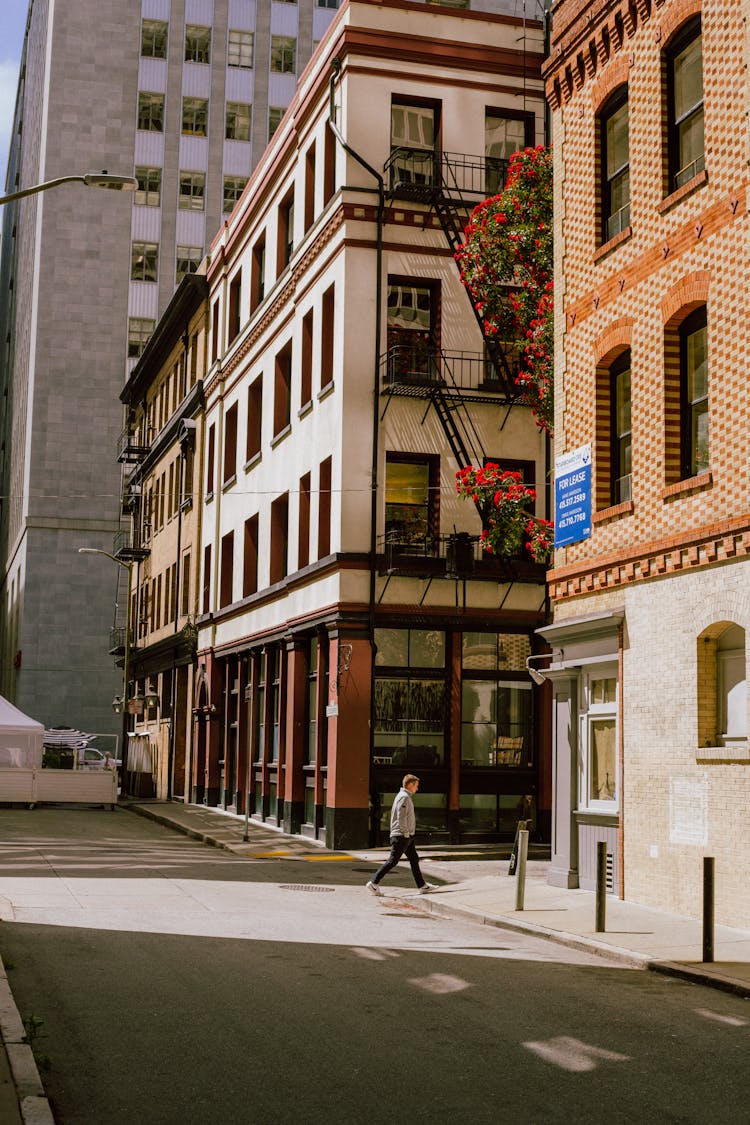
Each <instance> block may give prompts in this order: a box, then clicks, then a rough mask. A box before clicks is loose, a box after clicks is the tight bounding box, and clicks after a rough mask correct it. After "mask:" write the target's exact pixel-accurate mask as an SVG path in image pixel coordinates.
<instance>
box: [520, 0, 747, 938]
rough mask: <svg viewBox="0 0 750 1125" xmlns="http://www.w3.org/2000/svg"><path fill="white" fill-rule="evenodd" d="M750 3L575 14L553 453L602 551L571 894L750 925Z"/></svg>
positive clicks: (550, 636) (562, 778)
mask: <svg viewBox="0 0 750 1125" xmlns="http://www.w3.org/2000/svg"><path fill="white" fill-rule="evenodd" d="M749 28H750V3H748V2H747V0H629V2H628V0H592V2H588V3H587V2H582V0H557V3H554V4H553V6H552V29H551V51H550V56H549V59H548V61H547V64H546V72H545V77H546V91H547V97H548V101H549V104H550V106H551V110H552V129H553V146H554V150H555V160H556V189H555V191H556V196H555V208H556V231H555V233H556V294H557V307H556V357H555V359H556V363H555V373H556V386H555V389H556V419H555V421H556V428H555V455H556V456H557V457H560V456H561V455H562V454H564V453H569V452H571V451H575V450H579V449H583V450H586V449H588V448H590V453H591V466H592V467H591V534H590V536H589V537H587V538H585V539H581V540H580V541H578V542H575V543H572V544H571V545H568V546H566V547H564V548H562V549H559V550H557V551H556V554H555V563H554V568H553V569H552V571H551V572H550V575H549V590H550V596H551V599H552V605H553V624H552V625H551V626H549V627H547V628H545V629H543V630H541V632H542V634H543V635H544V636H545V638H546V640H547V641H548V643H549V644H550V646H551V649H552V656H551V660H550V673H549V678H550V679H552V680H553V684H554V714H553V728H554V731H555V747H554V755H555V762H554V775H555V778H556V808H555V811H554V814H553V858H552V870H551V881H553V882H555V883H558V884H560V885H567V886H577V885H581V886H590V885H592V881H593V878H594V855H595V850H596V849H595V845H596V842H597V841H598V840H601V839H604V840H606V841H607V843H608V853H609V875H610V880H611V885H612V889H614V890H616V891H618V892H619V893H620V894H623V895H624V896H626V897H628V898H631V899H636V900H640V901H644V902H650V903H653V904H656V905H660V906H663V907H665V908H670V909H675V910H681V911H687V912H693V913H697V912H698V911H699V909H700V888H701V861H702V856H703V855H714V856H715V857H716V870H717V917H718V919H719V920H720V921H723V922H725V923H729V924H731V923H735V924H743V925H747V924H748V922H750V901H749V900H748V897H747V894H746V885H745V879H744V871H745V869H746V865H747V859H748V857H749V856H750V815H749V814H748V801H747V788H748V776H749V775H748V769H749V768H750V757H749V756H748V743H747V731H748V716H747V695H746V680H747V631H748V629H750V596H748V578H749V577H750V572H749V571H748V570H747V562H748V553H749V552H750V427H749V426H748V422H749V420H750V418H749V414H750V411H749V409H748V399H747V372H748V366H749V362H748V361H749V360H750V333H749V332H748V320H747V312H746V308H745V304H746V299H747V298H746V295H747V292H748V280H749V276H748V275H749V273H750V255H749V254H748V250H749V249H750V246H749V243H748V196H747V187H748V156H749V155H750V146H749V137H748V82H747V59H748V35H749Z"/></svg>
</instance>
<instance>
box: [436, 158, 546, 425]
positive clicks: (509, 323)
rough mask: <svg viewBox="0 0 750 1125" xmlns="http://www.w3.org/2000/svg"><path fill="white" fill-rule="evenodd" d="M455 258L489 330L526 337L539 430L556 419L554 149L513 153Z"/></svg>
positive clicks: (523, 361)
mask: <svg viewBox="0 0 750 1125" xmlns="http://www.w3.org/2000/svg"><path fill="white" fill-rule="evenodd" d="M464 234H465V241H464V243H463V244H462V245H461V246H459V248H458V249H457V250H456V253H455V258H456V262H457V263H458V268H459V270H460V272H461V280H462V282H463V284H464V286H465V287H466V289H467V290H468V291H469V294H470V296H471V299H472V301H473V303H474V306H475V308H476V309H477V312H478V313H479V315H480V316H481V317H482V319H483V325H484V334H485V336H486V337H495V338H497V339H498V340H501V341H515V340H517V341H519V342H520V364H519V372H518V374H517V375H516V384H517V385H518V387H519V389H520V393H521V397H522V399H523V400H524V401H525V402H526V403H527V404H528V405H529V406H530V407H531V409H532V411H533V414H534V418H535V420H536V423H537V425H538V426H539V427H540V429H542V430H544V431H545V432H547V433H549V434H551V433H552V424H553V402H552V390H553V386H552V374H553V373H552V359H553V345H554V336H553V307H552V305H553V293H552V271H553V258H552V155H551V152H550V150H549V149H546V148H544V147H543V146H539V147H537V148H526V149H524V150H523V152H516V153H514V154H513V156H512V157H511V159H510V166H509V169H508V178H507V181H506V186H505V189H504V190H503V191H502V192H501V193H500V194H499V195H494V196H492V197H491V198H490V199H486V200H485V201H484V203H480V204H479V206H478V207H475V208H474V210H473V211H472V213H471V217H470V220H469V224H468V226H467V227H466V228H465V231H464Z"/></svg>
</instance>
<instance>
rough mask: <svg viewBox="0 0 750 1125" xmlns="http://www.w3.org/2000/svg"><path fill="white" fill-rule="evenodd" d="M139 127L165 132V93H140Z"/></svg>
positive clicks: (150, 130)
mask: <svg viewBox="0 0 750 1125" xmlns="http://www.w3.org/2000/svg"><path fill="white" fill-rule="evenodd" d="M138 128H139V129H145V130H146V131H147V132H149V133H163V132H164V95H163V94H151V93H144V92H141V93H139V94H138Z"/></svg>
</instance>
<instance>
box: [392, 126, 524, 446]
mask: <svg viewBox="0 0 750 1125" xmlns="http://www.w3.org/2000/svg"><path fill="white" fill-rule="evenodd" d="M384 171H385V175H386V182H387V184H388V198H389V199H390V200H404V201H410V202H413V203H421V204H423V205H425V206H428V207H430V208H431V209H432V211H433V212H434V213H435V215H436V216H437V218H438V220H439V223H440V226H441V228H442V230H443V233H444V235H445V238H446V241H447V243H448V246H449V247H450V249H451V251H452V252H453V253H454V254H455V252H456V250H457V249H458V247H459V246H460V245H461V244H462V243H463V241H464V228H465V226H466V224H467V221H468V218H469V214H470V212H471V211H472V210H473V208H474V207H476V206H477V204H478V203H481V202H482V201H483V200H484V199H487V198H488V197H489V196H491V195H495V194H497V192H498V191H500V190H502V187H503V185H504V183H505V177H506V173H507V161H505V160H499V159H496V158H491V157H478V156H477V157H474V156H465V155H462V154H458V153H447V152H444V153H442V154H436V153H435V152H433V151H431V150H426V149H424V148H422V149H416V148H396V149H394V150H393V152H392V153H391V155H390V157H389V159H388V161H387V162H386V165H385V169H384ZM465 292H466V295H467V297H468V299H469V302H470V304H471V308H472V311H473V313H474V316H475V318H476V321H477V324H478V325H479V329H480V331H481V333H482V339H483V342H484V354H483V355H477V356H473V357H472V356H470V355H469V353H465V352H464V353H446V352H444V351H437V350H434V351H433V352H432V354H430V355H424V354H422V355H421V356H418V355H412V356H409V355H406V354H404V352H403V347H401V348H400V349H399V348H398V347H397V348H389V350H388V352H387V354H386V356H385V357H384V360H383V363H382V371H381V374H382V381H381V389H382V391H383V393H384V394H387V395H388V396H391V395H394V394H395V395H408V396H410V397H421V398H424V399H425V400H426V401H427V408H428V409H429V407H430V406H432V407H433V408H434V409H435V411H436V413H437V415H438V418H439V420H440V423H441V425H442V428H443V430H444V432H445V435H446V438H447V440H448V444H449V445H450V448H451V451H452V452H453V455H454V456H455V458H456V461H457V463H458V465H459V467H461V468H463V467H465V466H466V465H471V464H474V465H481V464H482V463H483V461H484V459H485V453H484V450H483V449H482V446H481V441H480V439H479V435H478V433H477V431H476V428H475V427H474V425H473V423H472V419H471V415H470V412H469V410H468V409H467V406H468V404H469V403H471V402H484V403H486V402H488V401H493V400H494V401H495V402H497V403H498V404H505V405H507V406H508V407H509V408H510V407H511V406H512V405H513V403H514V402H515V401H516V400H517V398H518V387H517V385H516V382H515V376H516V375H517V373H518V355H517V349H516V348H514V346H513V345H512V344H508V343H507V342H504V341H500V340H498V339H497V337H496V336H495V335H491V334H489V333H487V331H486V329H485V323H484V317H483V316H482V314H481V312H480V311H479V309H478V308H477V304H476V301H475V299H474V297H473V296H472V294H471V293H470V292H469V290H468V289H466V290H465ZM399 350H400V354H399ZM423 350H424V349H423ZM385 409H386V410H387V404H386V408H385ZM383 413H385V410H384V412H383ZM425 413H426V412H425Z"/></svg>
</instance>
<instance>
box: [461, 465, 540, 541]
mask: <svg viewBox="0 0 750 1125" xmlns="http://www.w3.org/2000/svg"><path fill="white" fill-rule="evenodd" d="M456 492H457V493H458V494H459V496H461V497H463V499H465V500H473V501H474V503H475V504H476V505H477V507H478V508H479V511H480V513H481V516H482V522H483V524H484V528H483V530H482V537H481V541H482V549H483V550H484V551H486V552H487V554H490V555H501V556H506V557H509V556H512V555H517V554H518V553H519V552H520V550H521V547H522V545H523V541H524V537H525V536H529V550H530V551H531V554H532V556H533V557H534V558H535V559H537V554H536V549H535V548H532V547H531V545H530V544H531V543H532V542H537V541H538V542H539V543H540V546H541V544H542V536H541V533H540V532H537V531H535V532H534V535H533V537H532V536H530V535H529V527H530V526H531V525H534V527H535V528H536V527H537V526H538V527H539V528H540V529H541V528H543V527H548V526H551V525H547V524H546V521H544V520H537V519H535V518H530V516H529V512H530V511H532V510H533V504H534V500H535V499H536V491H535V490H534V489H533V488H529V486H528V485H525V484H524V483H523V477H522V476H521V474H520V473H518V472H510V471H508V470H505V471H503V470H501V469H500V467H499V465H496V464H493V463H492V462H490V463H489V464H487V465H485V466H484V467H483V468H480V469H475V468H472V467H471V466H468V467H467V468H465V469H459V471H458V472H457V473H456ZM537 561H539V562H543V561H545V559H544V557H541V556H540V557H539V558H538V559H537Z"/></svg>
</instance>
